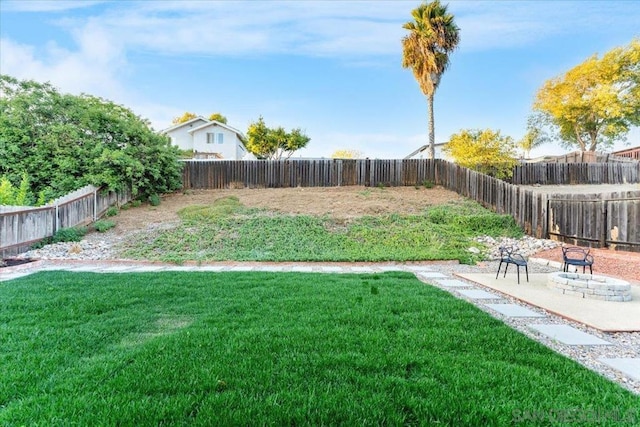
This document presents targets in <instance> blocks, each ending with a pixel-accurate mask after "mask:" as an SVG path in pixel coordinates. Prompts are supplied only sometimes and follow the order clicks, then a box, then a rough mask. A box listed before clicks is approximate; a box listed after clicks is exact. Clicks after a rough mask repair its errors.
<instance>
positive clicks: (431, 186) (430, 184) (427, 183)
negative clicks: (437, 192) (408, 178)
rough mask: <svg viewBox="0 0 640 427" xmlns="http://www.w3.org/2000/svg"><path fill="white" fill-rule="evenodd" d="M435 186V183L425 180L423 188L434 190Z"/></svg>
mask: <svg viewBox="0 0 640 427" xmlns="http://www.w3.org/2000/svg"><path fill="white" fill-rule="evenodd" d="M435 185H436V184H435V183H434V182H433V181H431V180H427V179H425V180H424V181H422V186H423V187H424V188H427V189H429V188H433V187H434V186H435Z"/></svg>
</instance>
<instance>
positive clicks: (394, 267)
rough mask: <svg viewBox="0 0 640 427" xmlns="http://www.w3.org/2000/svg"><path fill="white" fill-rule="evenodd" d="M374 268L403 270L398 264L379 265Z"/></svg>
mask: <svg viewBox="0 0 640 427" xmlns="http://www.w3.org/2000/svg"><path fill="white" fill-rule="evenodd" d="M376 269H377V270H379V271H403V269H402V267H400V266H398V265H381V266H379V267H376Z"/></svg>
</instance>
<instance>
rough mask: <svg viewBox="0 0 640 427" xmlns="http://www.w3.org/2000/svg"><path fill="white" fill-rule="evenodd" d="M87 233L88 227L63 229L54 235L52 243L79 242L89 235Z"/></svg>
mask: <svg viewBox="0 0 640 427" xmlns="http://www.w3.org/2000/svg"><path fill="white" fill-rule="evenodd" d="M87 231H88V230H87V227H70V228H61V229H60V230H58V231H56V233H55V234H54V235H53V237H52V238H51V242H52V243H59V242H79V241H81V240H82V238H83V237H84V235H85V234H87Z"/></svg>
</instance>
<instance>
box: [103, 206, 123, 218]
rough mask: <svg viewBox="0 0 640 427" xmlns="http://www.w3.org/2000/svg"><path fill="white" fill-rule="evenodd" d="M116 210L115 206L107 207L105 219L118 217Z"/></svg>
mask: <svg viewBox="0 0 640 427" xmlns="http://www.w3.org/2000/svg"><path fill="white" fill-rule="evenodd" d="M118 212H119V211H118V208H117V207H116V206H109V208H108V209H107V211H106V212H105V213H104V216H106V217H112V216H116V215H118Z"/></svg>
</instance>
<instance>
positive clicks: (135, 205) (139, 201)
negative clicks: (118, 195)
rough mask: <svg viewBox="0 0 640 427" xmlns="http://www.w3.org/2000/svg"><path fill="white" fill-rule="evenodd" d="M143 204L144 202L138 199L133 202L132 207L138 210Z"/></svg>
mask: <svg viewBox="0 0 640 427" xmlns="http://www.w3.org/2000/svg"><path fill="white" fill-rule="evenodd" d="M141 204H142V200H138V199H136V200H134V201H132V202H131V206H133V207H134V208H137V207H138V206H140V205H141Z"/></svg>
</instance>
